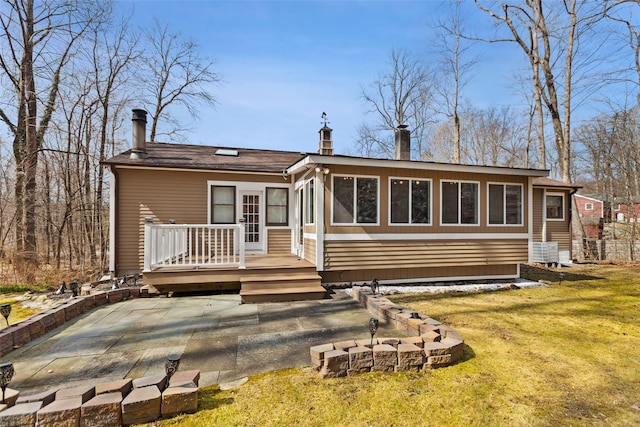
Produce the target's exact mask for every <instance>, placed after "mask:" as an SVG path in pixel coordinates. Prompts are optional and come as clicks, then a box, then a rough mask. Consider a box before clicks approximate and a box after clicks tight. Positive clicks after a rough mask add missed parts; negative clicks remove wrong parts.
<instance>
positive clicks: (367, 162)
mask: <svg viewBox="0 0 640 427" xmlns="http://www.w3.org/2000/svg"><path fill="white" fill-rule="evenodd" d="M315 164H322V165H325V166H330V165H343V166H368V167H378V168H390V169H414V170H429V171H444V172H466V173H490V174H496V175H514V176H542V177H546V176H548V175H549V171H548V170H546V169H515V168H506V167H504V168H503V167H495V166H473V165H457V164H450V163H430V162H418V161H408V160H390V159H367V158H362V157H341V156H321V155H319V154H309V155H308V156H307V157H305V158H304V159H302V160H300V161H299V162H297V163H296V164H294V165H293V166H291V167H289V168H288V169H287V171H286V172H287V173H288V174H293V173H297V172H299V171H300V169H302V168H305V167H307V166H308V165H315Z"/></svg>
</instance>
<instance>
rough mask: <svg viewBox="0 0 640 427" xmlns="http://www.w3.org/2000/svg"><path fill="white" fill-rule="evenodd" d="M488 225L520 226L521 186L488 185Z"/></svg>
mask: <svg viewBox="0 0 640 427" xmlns="http://www.w3.org/2000/svg"><path fill="white" fill-rule="evenodd" d="M489 225H522V185H520V184H489Z"/></svg>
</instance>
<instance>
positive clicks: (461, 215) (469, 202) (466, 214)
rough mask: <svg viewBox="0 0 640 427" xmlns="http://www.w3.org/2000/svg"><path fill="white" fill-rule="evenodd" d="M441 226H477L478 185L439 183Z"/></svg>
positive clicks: (474, 183)
mask: <svg viewBox="0 0 640 427" xmlns="http://www.w3.org/2000/svg"><path fill="white" fill-rule="evenodd" d="M441 189H442V191H441V195H440V199H441V208H442V209H441V211H442V214H441V218H442V224H465V225H479V222H478V194H479V192H478V183H477V182H458V181H442V182H441Z"/></svg>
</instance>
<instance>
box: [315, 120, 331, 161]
mask: <svg viewBox="0 0 640 427" xmlns="http://www.w3.org/2000/svg"><path fill="white" fill-rule="evenodd" d="M332 131H333V129H331V128H330V127H328V126H327V124H326V123H325V125H324V126H323V127H322V129H320V131H319V133H320V142H319V143H318V153H319V154H322V155H323V156H333V141H332V140H331V132H332Z"/></svg>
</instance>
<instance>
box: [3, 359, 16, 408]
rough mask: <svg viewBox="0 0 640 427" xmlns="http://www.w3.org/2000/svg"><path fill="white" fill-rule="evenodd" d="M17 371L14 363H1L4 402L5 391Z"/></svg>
mask: <svg viewBox="0 0 640 427" xmlns="http://www.w3.org/2000/svg"><path fill="white" fill-rule="evenodd" d="M15 372H16V371H15V370H14V369H13V363H2V364H0V387H2V403H5V402H4V392H5V391H6V390H7V386H8V385H9V383H10V382H11V379H12V378H13V374H14V373H15Z"/></svg>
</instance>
